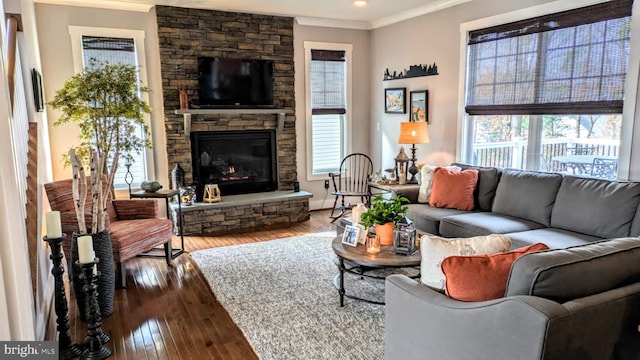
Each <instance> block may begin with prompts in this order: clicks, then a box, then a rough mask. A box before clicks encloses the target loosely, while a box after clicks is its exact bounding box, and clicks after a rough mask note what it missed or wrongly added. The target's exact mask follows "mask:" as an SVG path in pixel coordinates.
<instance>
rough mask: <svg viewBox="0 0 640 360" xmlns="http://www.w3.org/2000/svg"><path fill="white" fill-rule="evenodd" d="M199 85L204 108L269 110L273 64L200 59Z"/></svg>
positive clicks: (271, 101) (263, 61)
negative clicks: (257, 108)
mask: <svg viewBox="0 0 640 360" xmlns="http://www.w3.org/2000/svg"><path fill="white" fill-rule="evenodd" d="M198 85H199V87H198V97H199V99H200V105H201V106H203V107H207V106H208V107H270V106H273V61H271V60H242V59H227V58H215V57H199V58H198Z"/></svg>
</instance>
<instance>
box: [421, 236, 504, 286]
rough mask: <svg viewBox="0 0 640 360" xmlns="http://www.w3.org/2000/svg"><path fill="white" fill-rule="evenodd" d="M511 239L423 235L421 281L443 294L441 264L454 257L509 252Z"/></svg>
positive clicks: (501, 237)
mask: <svg viewBox="0 0 640 360" xmlns="http://www.w3.org/2000/svg"><path fill="white" fill-rule="evenodd" d="M510 248H511V239H509V237H507V236H505V235H500V234H491V235H486V236H474V237H470V238H452V239H448V238H443V237H439V236H435V235H429V234H427V235H423V236H422V237H421V238H420V252H421V254H422V263H421V264H420V272H421V274H420V280H421V281H422V283H423V284H425V285H427V286H429V287H432V288H434V289H436V290H438V291H441V292H443V291H444V287H445V277H444V273H443V272H442V268H441V263H442V260H444V258H446V257H448V256H452V255H483V254H495V253H500V252H506V251H509V249H510Z"/></svg>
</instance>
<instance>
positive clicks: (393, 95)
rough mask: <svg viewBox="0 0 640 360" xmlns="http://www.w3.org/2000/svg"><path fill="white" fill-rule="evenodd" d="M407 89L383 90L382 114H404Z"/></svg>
mask: <svg viewBox="0 0 640 360" xmlns="http://www.w3.org/2000/svg"><path fill="white" fill-rule="evenodd" d="M406 90H407V88H392V89H384V112H385V113H387V114H405V113H406V112H407V101H406V98H407V96H406Z"/></svg>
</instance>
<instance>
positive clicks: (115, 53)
mask: <svg viewBox="0 0 640 360" xmlns="http://www.w3.org/2000/svg"><path fill="white" fill-rule="evenodd" d="M69 33H70V34H71V38H72V48H73V49H72V50H73V57H74V66H75V68H76V71H78V72H79V71H81V70H82V69H84V68H85V67H87V66H89V63H90V60H91V59H92V58H94V59H97V60H99V61H101V62H108V63H110V64H127V65H134V66H137V67H139V68H140V64H144V61H143V60H144V49H143V39H144V32H143V31H136V30H121V29H105V28H86V27H76V26H70V27H69ZM140 76H141V78H142V79H141V80H142V82H143V83H147V82H146V73H145V72H144V71H142V69H141V71H140ZM145 100H147V101H148V99H145ZM137 131H138V134H137V135H138V136H139V137H140V138H143V137H144V133H143V129H142V128H138V129H137ZM125 155H126V154H121V157H120V161H119V166H118V170H117V171H116V174H115V180H114V186H115V188H116V189H127V188H128V184H127V183H126V182H125V176H126V173H127V168H126V166H124V164H125V162H126V160H125V158H124V156H125ZM129 155H130V156H131V157H132V162H131V167H130V171H131V173H132V175H133V186H137V184H139V183H140V182H142V181H144V180H146V179H148V169H150V167H151V164H150V159H151V156H149V155H150V154H148V152H147V151H143V152H141V153H132V154H129Z"/></svg>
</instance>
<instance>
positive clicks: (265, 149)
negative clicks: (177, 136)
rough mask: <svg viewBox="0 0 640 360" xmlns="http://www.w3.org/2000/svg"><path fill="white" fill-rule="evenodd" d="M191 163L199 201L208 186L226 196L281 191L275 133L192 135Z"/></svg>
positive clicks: (237, 132)
mask: <svg viewBox="0 0 640 360" xmlns="http://www.w3.org/2000/svg"><path fill="white" fill-rule="evenodd" d="M191 161H192V165H193V181H194V183H195V184H196V188H197V199H198V201H201V200H202V194H203V192H204V185H206V184H218V186H219V187H220V193H221V194H222V196H224V195H234V194H249V193H257V192H266V191H275V190H277V189H278V179H277V151H276V135H275V131H274V130H242V131H205V132H192V133H191Z"/></svg>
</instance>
